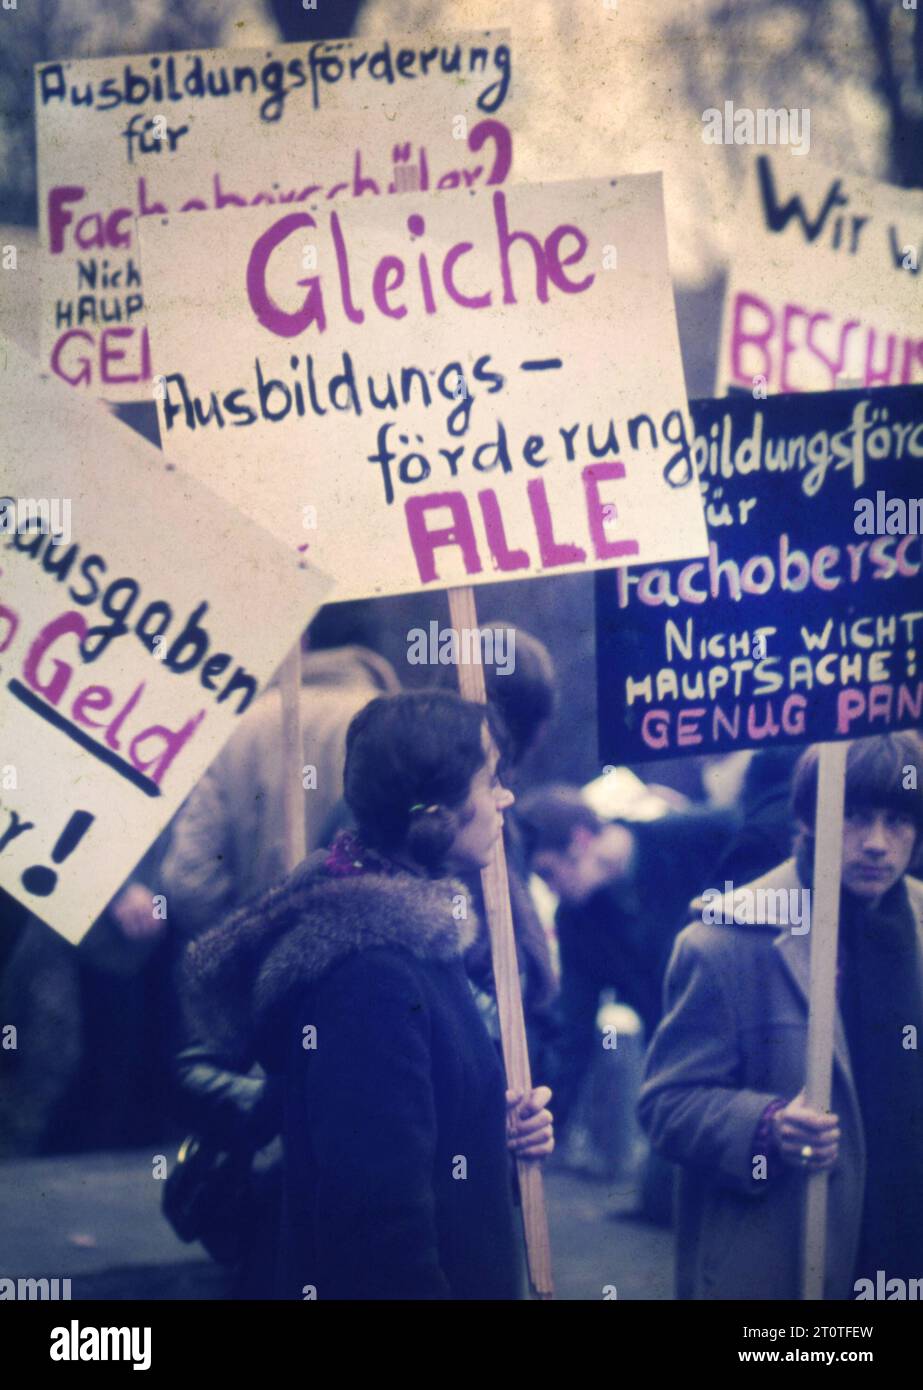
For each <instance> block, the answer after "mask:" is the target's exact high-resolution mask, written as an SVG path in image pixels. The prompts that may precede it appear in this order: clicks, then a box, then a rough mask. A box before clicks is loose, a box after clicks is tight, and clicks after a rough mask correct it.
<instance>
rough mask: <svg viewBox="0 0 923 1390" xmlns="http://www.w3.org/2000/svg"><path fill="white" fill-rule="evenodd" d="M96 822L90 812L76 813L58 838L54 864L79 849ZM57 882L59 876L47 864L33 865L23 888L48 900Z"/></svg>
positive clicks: (54, 852)
mask: <svg viewBox="0 0 923 1390" xmlns="http://www.w3.org/2000/svg"><path fill="white" fill-rule="evenodd" d="M94 820H95V816H93V815H92V814H91V813H90V812H89V811H75V812H74V814H73V815H72V816H71V818H70V820H69V821H68V822H67V825H65V827H64V829H63V830H62V832H61V834H60V835H59V836H58V843H57V844H56V845H55V847H54V849H53V850H52V854H51V858H52V862H53V863H55V864H63V863H64V860H65V859H66V858H67V856H68V855H69V854H72V853H73V851H74V850H75V849H76V848H77V846H78V845H79V843H80V841H81V840H82V839H83V837H84V835H85V834H86V833H87V831H88V830H89V828H90V826H91V825H92V824H93V821H94ZM57 881H58V875H57V874H56V873H55V871H54V869H49V868H48V865H47V864H33V865H32V867H31V868H30V869H26V870H25V871H24V873H23V875H22V883H23V887H24V888H26V889H28V891H29V892H30V893H34V894H35V896H36V897H37V898H47V897H48V895H49V893H53V892H54V890H55V885H56V883H57Z"/></svg>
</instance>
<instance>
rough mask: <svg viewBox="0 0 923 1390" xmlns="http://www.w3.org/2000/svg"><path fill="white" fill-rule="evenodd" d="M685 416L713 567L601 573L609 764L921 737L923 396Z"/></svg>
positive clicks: (696, 404)
mask: <svg viewBox="0 0 923 1390" xmlns="http://www.w3.org/2000/svg"><path fill="white" fill-rule="evenodd" d="M690 408H691V412H692V420H693V425H694V427H695V431H696V440H695V449H694V459H695V464H696V468H697V470H698V475H699V481H700V484H701V487H702V491H703V495H704V501H705V512H706V518H707V522H708V534H709V554H708V557H707V558H705V559H698V560H688V561H685V562H674V563H671V564H665V565H657V566H653V567H647V568H640V567H635V568H631V569H625V570H620V571H606V572H602V573H599V574H597V576H596V636H597V663H598V665H597V674H598V692H599V741H600V758H601V759H602V761H603V762H604V763H618V762H640V761H647V760H649V759H656V758H666V757H677V756H682V755H687V754H693V753H721V752H729V751H731V750H733V749H736V748H760V747H765V746H767V745H768V744H769V743H779V742H783V743H809V742H816V741H819V740H826V739H839V738H861V737H863V736H865V735H869V734H878V733H887V732H888V731H889V730H893V729H898V728H908V727H913V726H915V725H919V724H920V723H923V662H921V661H920V659H919V655H918V648H919V646H920V643H921V641H923V581H921V578H920V568H921V536H920V530H921V508H923V502H921V497H923V387H921V386H908V387H894V388H885V389H881V390H873V391H836V392H827V393H819V394H803V395H788V396H778V397H774V398H771V399H769V400H757V401H754V400H751V399H750V398H749V397H737V398H729V399H722V400H704V401H693V402H691V403H690Z"/></svg>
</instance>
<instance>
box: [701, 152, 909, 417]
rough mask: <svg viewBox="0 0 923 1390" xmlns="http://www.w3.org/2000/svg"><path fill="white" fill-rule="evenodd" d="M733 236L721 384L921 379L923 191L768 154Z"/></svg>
mask: <svg viewBox="0 0 923 1390" xmlns="http://www.w3.org/2000/svg"><path fill="white" fill-rule="evenodd" d="M734 245H735V247H736V248H737V253H736V255H735V259H734V261H733V263H732V265H731V270H730V276H729V280H728V286H727V290H726V293H725V299H724V313H723V318H722V327H721V347H720V351H719V357H718V373H717V380H716V386H715V394H716V395H723V394H724V392H725V391H726V390H727V389H728V388H730V387H741V388H743V389H744V390H746V391H748V392H753V391H756V392H762V394H763V396H764V397H765V395H766V394H768V395H775V394H776V393H785V392H792V391H833V390H836V389H837V386H838V383H840V382H841V381H842V380H845V381H846V382H847V383H848V384H849V385H851V386H853V387H860V386H866V387H879V386H904V385H912V384H914V383H915V382H920V381H923V329H921V323H923V273H921V270H920V266H921V263H923V193H920V192H919V191H916V190H914V191H910V190H907V189H902V188H895V187H893V186H892V185H890V184H884V183H875V182H874V181H873V180H871V179H859V178H854V177H853V175H852V174H838V173H835V172H833V171H831V170H829V169H825V168H824V167H823V166H822V165H821V166H818V165H817V164H816V163H814V162H813V161H809V160H807V159H798V158H797V157H792V155H791V153H790V152H789V151H787V150H786V151H782V152H780V151H773V152H769V153H764V154H760V155H757V156H756V158H755V159H754V160H753V162H752V164H751V166H750V168H749V170H748V174H747V183H746V188H745V190H744V197H743V199H742V201H741V206H740V211H739V220H738V223H737V227H736V233H735V239H734Z"/></svg>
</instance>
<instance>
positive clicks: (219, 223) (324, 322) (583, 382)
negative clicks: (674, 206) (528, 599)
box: [141, 174, 705, 599]
mask: <svg viewBox="0 0 923 1390" xmlns="http://www.w3.org/2000/svg"><path fill="white" fill-rule="evenodd" d="M141 243H142V259H143V262H144V267H145V275H146V277H147V283H148V293H149V298H150V303H149V317H150V322H151V332H152V343H153V348H154V354H155V365H156V370H157V372H158V373H159V374H162V378H163V380H162V389H161V390H159V391H158V393H157V394H158V395H159V397H160V399H159V401H158V409H159V414H160V422H161V439H162V441H163V444H164V447H165V449H167V450H168V452H169V453H170V455H171V457H174V458H176V459H177V460H178V461H179V462H181V463H182V464H183V466H184V467H185V468H187V469H188V470H189V471H190V472H191V473H193V474H195V475H196V476H198V477H199V478H201V479H202V480H203V481H207V482H208V484H209V485H210V486H212V487H214V488H215V489H216V490H218V491H223V492H224V493H225V494H226V495H227V496H228V497H230V498H232V499H233V500H234V502H235V504H236V505H237V506H239V507H240V508H241V510H242V511H244V512H245V513H247V514H248V515H250V516H253V517H254V518H256V519H257V520H259V521H260V522H261V523H262V524H264V525H265V526H267V527H268V528H270V529H272V530H274V531H275V533H276V534H277V535H279V536H280V538H282V539H283V540H285V541H287V542H288V543H289V544H291V545H293V546H297V547H298V548H299V549H300V550H302V551H303V552H307V553H309V554H310V555H311V556H312V557H313V558H315V559H316V561H317V563H318V564H319V565H320V566H321V568H323V569H324V570H325V571H327V572H328V573H329V574H331V575H332V576H333V577H334V578H335V580H336V581H337V585H338V587H337V598H343V599H345V598H358V597H368V596H375V595H378V594H399V593H407V592H413V591H418V590H425V589H428V588H445V587H448V586H452V585H459V584H468V583H472V584H477V583H485V582H496V581H498V580H503V579H522V578H529V577H533V576H536V575H545V574H565V573H570V572H574V571H578V570H585V569H592V568H598V567H601V566H610V565H613V564H625V563H627V562H628V561H629V560H638V559H640V560H655V559H673V558H676V557H678V556H688V555H698V554H704V553H705V527H704V521H703V518H702V508H701V502H700V498H699V495H698V489H697V487H696V485H695V481H694V473H693V469H692V465H691V456H690V439H689V434H688V425H687V414H686V398H685V388H684V383H683V373H682V365H681V361H680V355H679V344H678V338H677V331H676V319H675V313H674V307H673V291H672V286H671V283H670V277H669V269H668V263H667V247H666V238H665V231H664V220H663V203H662V195H661V181H660V176H659V175H657V174H651V175H640V176H637V177H633V178H625V179H611V180H610V179H606V180H581V181H574V182H562V183H550V184H535V185H522V186H511V187H509V188H507V189H499V190H496V191H491V190H477V189H473V190H471V191H469V192H468V193H466V194H459V195H457V196H456V195H451V196H445V195H444V194H438V193H437V194H433V193H430V194H422V195H412V194H408V195H406V196H405V197H404V198H401V199H391V200H384V199H382V200H379V201H378V202H376V203H368V202H362V203H359V202H351V203H344V204H343V205H342V206H341V207H340V208H338V209H337V210H335V211H330V209H329V206H324V205H323V204H312V205H311V206H310V207H307V208H305V209H304V210H303V211H299V212H295V213H286V214H283V215H282V216H279V214H278V213H277V212H275V211H265V210H262V211H253V210H247V211H243V210H242V211H240V212H238V213H237V214H236V215H235V216H234V217H233V218H231V217H221V216H218V215H211V216H209V215H205V214H203V215H202V216H200V217H198V218H196V219H195V221H194V222H192V221H191V220H189V219H185V218H170V219H154V218H150V219H147V220H146V222H145V223H144V225H143V226H142V228H141ZM306 266H310V267H311V268H310V269H308V270H306V269H305V267H306ZM639 345H643V349H644V350H643V351H642V350H640V348H639ZM159 380H160V378H158V381H159Z"/></svg>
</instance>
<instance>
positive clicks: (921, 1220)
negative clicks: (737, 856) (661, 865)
mask: <svg viewBox="0 0 923 1390" xmlns="http://www.w3.org/2000/svg"><path fill="white" fill-rule="evenodd" d="M818 761H819V759H818V750H817V748H809V749H807V750H806V751H805V753H804V754H803V755H802V757H801V759H800V760H799V762H798V764H797V767H796V769H795V774H794V782H793V793H792V805H793V811H794V816H795V820H796V823H797V826H798V835H797V840H796V853H795V857H794V858H792V859H789V860H787V861H785V862H784V863H782V864H779V865H777V866H776V867H775V868H774V869H773V870H771V871H770V872H769V873H767V874H765V875H764V876H763V877H762V878H760V879H757V880H755V881H754V882H752V883H750V884H747V885H745V886H744V887H743V888H738V889H736V890H735V891H734V892H732V893H729V894H727V895H726V896H725V897H723V898H722V897H721V896H720V895H719V894H717V893H714V894H709V895H706V896H705V897H704V898H700V899H699V900H697V901H696V902H694V903H693V905H692V912H693V916H694V918H696V919H697V920H695V921H693V923H692V924H691V925H690V926H688V927H687V928H686V929H685V930H684V931H683V932H682V933H681V934H680V936H679V938H678V939H677V942H676V946H675V948H674V951H673V956H672V959H671V961H670V966H669V971H668V975H667V983H666V1011H665V1014H664V1018H663V1020H662V1022H661V1024H660V1026H659V1028H658V1030H657V1032H656V1034H655V1036H654V1039H653V1043H652V1045H651V1049H650V1054H649V1057H648V1061H647V1070H646V1075H645V1080H644V1085H643V1087H642V1091H641V1099H640V1105H639V1113H640V1117H641V1121H642V1123H643V1124H644V1126H645V1128H646V1130H647V1132H648V1134H649V1136H650V1139H651V1143H652V1144H653V1145H654V1147H655V1148H656V1149H657V1151H658V1152H659V1153H661V1154H662V1155H663V1156H664V1157H665V1158H667V1159H670V1160H671V1161H673V1162H674V1163H678V1164H680V1165H681V1169H682V1172H681V1182H680V1189H679V1206H678V1225H677V1295H678V1297H680V1298H698V1299H703V1298H735V1299H792V1298H797V1297H798V1296H799V1266H800V1259H799V1254H800V1232H801V1219H802V1207H803V1197H804V1179H805V1177H806V1176H808V1175H810V1174H811V1173H817V1172H821V1171H828V1172H829V1173H830V1181H829V1194H828V1209H827V1234H826V1268H825V1282H824V1297H825V1298H832V1299H846V1298H855V1297H857V1296H858V1297H874V1296H875V1294H874V1292H871V1290H874V1289H876V1288H878V1287H879V1283H878V1279H877V1276H878V1274H879V1272H881V1274H882V1277H883V1278H884V1279H885V1280H891V1279H893V1278H897V1279H898V1280H908V1279H911V1278H919V1277H920V1276H921V1275H923V1187H921V1184H920V1173H921V1171H923V1067H921V1060H920V1059H921V1054H920V1050H919V1038H920V1036H921V1034H923V883H920V882H919V880H917V879H915V878H912V877H911V876H910V875H909V873H908V870H909V869H910V867H911V865H912V864H913V862H914V857H915V855H917V854H918V851H919V847H920V843H921V831H923V791H921V790H920V789H919V787H918V776H919V772H920V770H921V767H923V743H921V741H920V739H919V737H918V736H917V735H916V734H913V733H909V732H908V733H897V734H890V735H885V736H881V737H877V738H868V739H861V740H859V741H857V742H855V743H853V744H851V745H850V746H849V750H848V753H847V761H846V783H845V814H844V821H843V840H842V844H843V858H842V871H841V882H840V929H839V955H838V963H837V983H836V997H837V1011H836V1020H835V1045H834V1065H833V1091H832V1105H831V1111H830V1112H829V1113H824V1112H820V1111H818V1110H816V1109H814V1108H813V1107H812V1106H810V1105H808V1103H807V1101H806V1098H805V1095H804V1089H803V1088H804V1084H805V1066H806V1043H807V1029H808V989H809V981H810V940H811V936H810V930H809V927H810V915H809V914H810V899H809V898H807V899H806V898H805V894H806V893H808V891H809V886H810V885H811V883H812V879H813V858H814V822H815V814H816V802H817V780H818ZM780 900H781V902H782V904H783V908H782V915H781V917H780V915H779V908H778V904H779V902H780ZM716 902H717V906H716ZM768 903H772V904H773V906H772V908H771V910H770V909H769V908H768V907H767V906H766V904H768ZM805 908H807V913H808V915H807V918H806V916H805ZM793 909H794V910H793ZM780 922H781V923H782V924H781V925H780Z"/></svg>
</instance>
